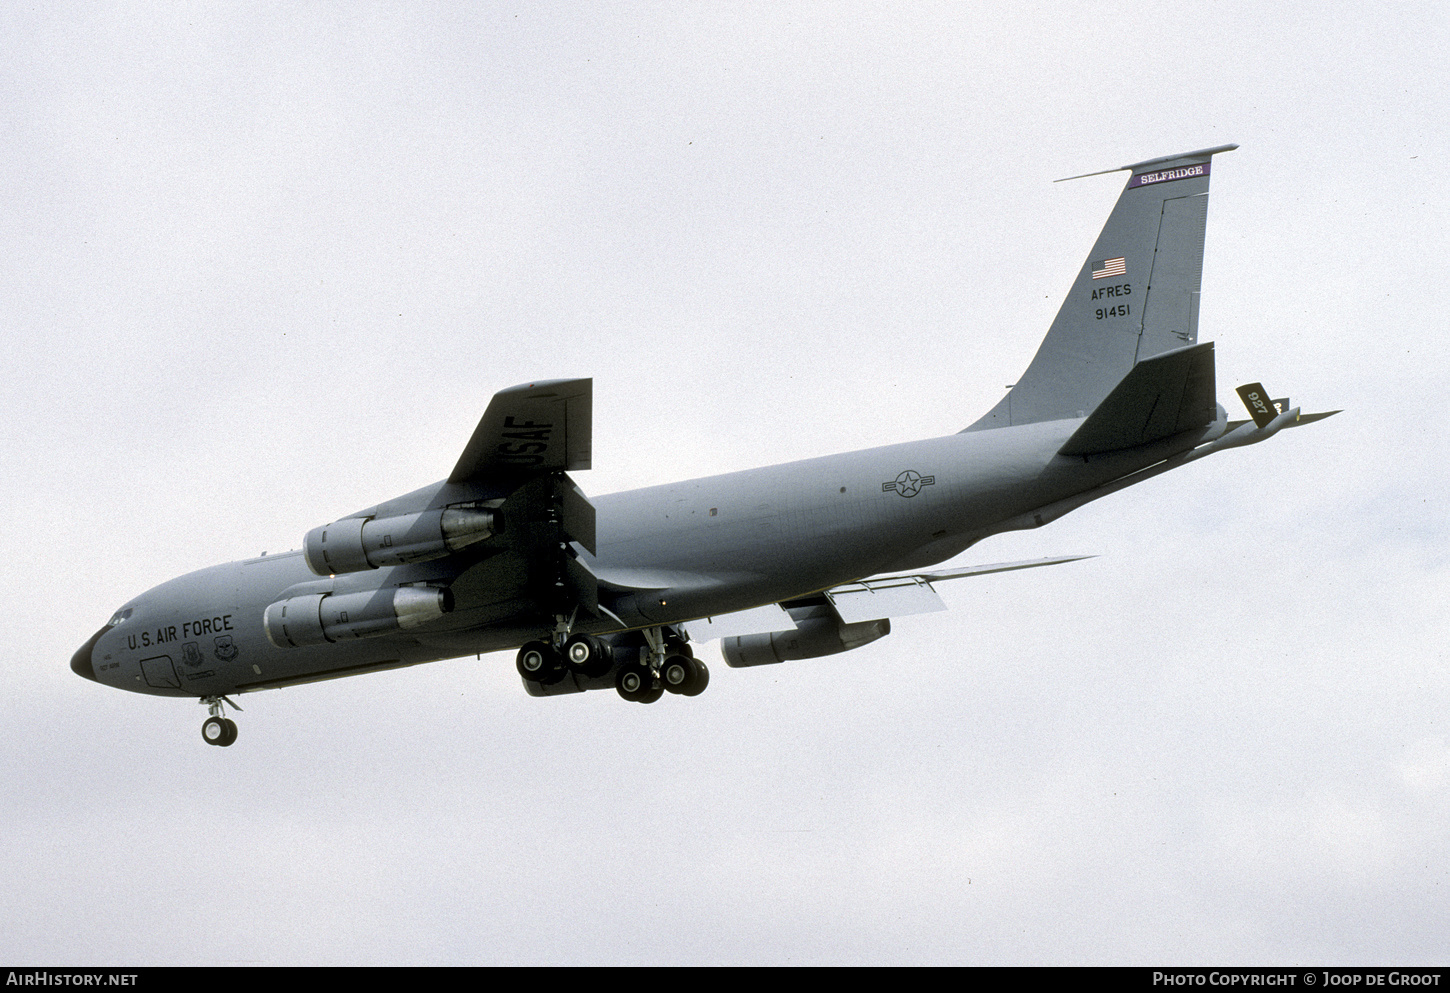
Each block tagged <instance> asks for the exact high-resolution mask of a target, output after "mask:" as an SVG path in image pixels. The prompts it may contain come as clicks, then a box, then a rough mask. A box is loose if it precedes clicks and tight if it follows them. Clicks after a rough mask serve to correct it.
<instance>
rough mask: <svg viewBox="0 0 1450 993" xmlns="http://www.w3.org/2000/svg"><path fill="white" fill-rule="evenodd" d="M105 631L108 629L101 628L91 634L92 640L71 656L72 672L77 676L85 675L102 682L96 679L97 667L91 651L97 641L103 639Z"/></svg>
mask: <svg viewBox="0 0 1450 993" xmlns="http://www.w3.org/2000/svg"><path fill="white" fill-rule="evenodd" d="M105 633H106V629H105V628H101V629H100V630H99V631H97V632H96V633H95V634H93V635H91V637H90V640H89V641H87V642H86V643H85V644H84V645H82V646H81V647H80V650H79V651H78V652H76V653H75V654H74V655H72V656H71V657H70V669H71V672H73V673H75V674H76V675H77V676H85V677H86V678H87V679H91V680H95V681H96V682H100V680H97V679H96V667H95V666H94V665H93V664H92V663H91V651H92V649H94V648H95V647H96V642H98V641H100V640H101V635H103V634H105Z"/></svg>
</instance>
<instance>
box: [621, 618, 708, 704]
mask: <svg viewBox="0 0 1450 993" xmlns="http://www.w3.org/2000/svg"><path fill="white" fill-rule="evenodd" d="M641 633H642V634H643V635H644V640H645V647H644V648H642V649H641V650H640V652H639V659H638V661H635V662H631V663H629V664H627V665H622V666H620V667H619V671H618V672H617V673H616V674H615V676H614V688H615V689H616V690H617V691H619V695H620V696H622V697H623V698H624V699H626V700H629V701H632V702H634V703H654V702H655V701H656V700H658V699H659V698H660V697H661V696H663V695H664V694H665V692H666V691H668V692H670V693H677V694H679V695H680V696H699V695H700V694H701V693H703V692H704V691H705V687H706V686H709V685H710V670H709V669H708V668H707V667H706V666H705V663H703V662H701V661H700V660H699V659H697V658H695V653H694V652H693V651H691V650H690V646H689V645H688V644H686V643H685V642H684V641H683V640H682V639H680V638H679V637H677V636H676V635H674V634H666V633H664V632H663V631H662V630H661V629H660V628H645V629H644V631H642V632H641Z"/></svg>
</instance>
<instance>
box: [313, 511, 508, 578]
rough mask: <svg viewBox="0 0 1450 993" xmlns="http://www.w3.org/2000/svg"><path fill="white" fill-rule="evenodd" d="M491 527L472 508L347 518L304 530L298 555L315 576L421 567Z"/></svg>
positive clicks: (487, 514)
mask: <svg viewBox="0 0 1450 993" xmlns="http://www.w3.org/2000/svg"><path fill="white" fill-rule="evenodd" d="M496 524H497V521H496V519H495V517H494V513H493V511H491V510H474V509H446V510H426V511H424V512H423V513H421V514H403V515H401V516H399V517H383V518H377V519H367V518H362V517H348V518H344V519H343V520H340V521H333V522H332V523H331V524H324V525H323V526H322V527H320V528H313V529H312V530H311V531H308V532H307V537H306V538H305V539H304V540H303V542H302V556H303V558H305V559H306V560H307V568H309V569H311V570H312V571H313V572H315V573H316V574H317V575H319V576H335V575H339V574H341V573H345V572H362V571H363V570H364V569H377V568H379V567H381V566H385V565H406V564H407V563H409V562H427V561H428V560H429V559H441V558H443V556H445V555H449V554H451V553H453V552H456V551H457V550H458V549H460V548H464V547H466V546H468V545H471V544H473V543H474V542H476V541H483V540H484V539H485V538H488V537H490V536H491V535H492V534H493V533H494V531H495V530H497V527H496Z"/></svg>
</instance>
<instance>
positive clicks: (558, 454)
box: [71, 145, 1337, 745]
mask: <svg viewBox="0 0 1450 993" xmlns="http://www.w3.org/2000/svg"><path fill="white" fill-rule="evenodd" d="M1236 147H1237V146H1236V145H1223V146H1219V147H1217V148H1206V149H1202V150H1199V151H1196V152H1188V153H1185V154H1181V155H1170V156H1164V157H1162V158H1156V159H1150V160H1148V161H1145V162H1138V163H1135V164H1133V165H1130V166H1123V167H1122V171H1127V172H1128V173H1129V174H1130V176H1129V179H1128V182H1127V185H1126V186H1125V187H1124V189H1123V191H1122V193H1121V195H1120V196H1119V198H1118V201H1117V204H1116V206H1115V207H1114V208H1113V212H1112V214H1111V215H1110V216H1109V218H1108V220H1107V224H1106V225H1105V226H1104V228H1103V230H1102V233H1101V234H1100V235H1099V237H1098V239H1097V242H1096V244H1095V245H1094V246H1093V249H1092V251H1091V253H1090V254H1089V255H1088V258H1087V260H1086V261H1085V262H1084V263H1083V266H1082V269H1081V270H1080V271H1079V272H1078V275H1077V278H1076V280H1075V281H1074V282H1073V284H1072V288H1071V289H1070V290H1069V291H1068V294H1067V299H1066V300H1065V301H1064V303H1063V305H1062V308H1061V310H1060V311H1059V312H1058V315H1057V318H1056V320H1054V321H1053V323H1052V326H1051V328H1050V329H1049V330H1048V333H1047V337H1046V338H1045V339H1044V340H1043V342H1042V344H1041V346H1040V348H1039V349H1038V351H1037V354H1036V356H1035V357H1034V358H1033V360H1032V362H1031V364H1030V365H1029V366H1028V368H1027V371H1026V372H1025V373H1024V374H1023V375H1022V377H1021V379H1020V380H1019V381H1018V382H1017V383H1016V384H1015V385H1014V386H1012V387H1011V389H1010V390H1009V392H1008V393H1007V394H1006V395H1005V396H1003V397H1002V398H1001V400H1000V401H999V402H998V403H997V404H996V405H995V406H994V407H992V409H991V410H989V411H988V412H987V413H986V414H985V415H984V416H983V417H981V418H980V419H979V420H977V421H976V422H975V423H973V424H972V425H970V426H969V427H967V428H965V429H964V430H962V431H959V432H958V433H956V434H949V435H947V436H946V437H942V438H934V439H931V440H927V441H914V442H908V443H905V444H898V445H890V446H887V447H885V448H873V449H869V450H866V451H858V452H851V453H848V454H844V455H832V456H828V457H825V458H816V459H809V460H806V461H803V462H794V463H791V464H788V465H779V466H773V467H769V468H764V469H755V470H751V471H746V472H735V473H730V474H728V475H723V476H713V477H710V478H706V479H694V480H690V481H688V482H683V483H676V484H673V485H668V486H653V487H649V488H647V489H641V490H633V491H630V492H626V493H615V494H612V495H609V496H600V497H595V498H593V499H591V498H589V497H587V496H585V495H584V493H583V491H581V490H580V488H579V487H578V485H576V483H575V482H574V480H573V479H572V478H571V477H570V475H569V473H572V472H577V471H580V470H584V469H588V468H589V467H590V444H591V433H592V391H593V383H592V380H589V379H571V380H555V381H550V382H538V383H529V384H527V385H523V386H516V387H513V388H512V389H507V390H504V391H503V392H501V393H498V394H497V395H495V396H494V398H493V400H492V402H491V403H490V404H489V405H488V408H487V410H486V411H485V413H484V415H483V419H482V420H481V421H480V422H479V425H478V427H477V429H476V430H475V431H474V433H473V436H472V438H471V439H470V441H469V442H468V445H467V447H466V448H464V450H463V454H462V455H461V457H460V458H459V459H458V464H457V465H455V466H454V467H453V471H452V472H451V473H450V474H449V476H448V478H447V479H445V480H443V481H442V482H438V483H434V484H433V485H431V486H425V487H423V488H422V489H418V490H414V491H413V492H411V493H407V494H404V495H403V496H400V497H395V498H394V499H391V500H387V501H385V502H383V503H380V504H378V505H377V506H374V507H368V508H366V509H364V510H359V511H358V512H357V513H355V514H350V515H349V516H347V517H344V518H342V519H341V520H337V521H333V522H332V523H330V524H324V525H322V526H321V527H316V528H313V529H312V530H311V531H309V532H307V534H306V537H305V539H304V541H303V546H302V548H301V550H299V551H293V552H288V553H286V554H280V555H263V556H259V557H257V558H253V559H247V560H245V561H241V562H233V563H230V564H227V565H219V566H215V567H213V568H210V569H203V570H201V571H199V572H194V573H191V574H189V575H186V576H182V577H180V578H178V579H174V580H172V581H170V582H167V583H163V584H162V585H160V586H158V587H156V588H155V589H152V590H150V591H148V592H146V593H143V594H142V595H141V596H139V597H136V598H135V599H133V600H131V601H130V602H128V603H127V604H125V605H124V606H122V607H121V609H120V610H118V611H116V613H115V615H114V616H112V617H111V619H110V620H109V621H108V622H107V624H106V625H105V626H104V627H102V628H101V629H100V630H99V631H97V632H96V633H95V634H94V635H92V636H91V638H90V639H89V640H88V641H86V643H85V644H84V645H83V646H81V648H80V650H79V651H77V652H76V653H75V656H74V658H73V659H72V660H71V668H72V669H73V670H75V672H76V673H78V674H79V675H81V676H84V677H86V678H87V679H92V680H95V681H96V682H99V683H104V684H106V685H108V686H114V687H117V688H120V689H127V690H132V691H135V692H138V693H150V694H156V695H160V696H179V697H197V698H199V699H200V701H201V702H202V703H203V704H205V705H206V706H207V707H208V711H209V714H210V716H209V717H208V718H207V719H206V721H205V723H204V724H203V726H202V737H203V739H204V740H205V741H207V742H208V743H209V744H212V745H230V744H232V743H233V742H234V741H235V740H236V737H237V727H236V723H235V722H234V721H232V720H231V719H230V718H228V717H226V716H225V712H226V707H227V706H230V707H232V708H233V709H235V710H240V709H241V708H239V707H237V705H236V703H235V702H234V701H232V699H231V695H233V694H240V693H246V692H250V691H252V690H260V689H268V688H276V687H283V686H290V685H294V684H298V683H306V682H311V681H315V680H323V679H333V678H337V677H341V676H351V675H357V674H360V673H365V672H376V671H379V670H383V669H393V668H398V667H401V666H410V665H417V664H419V663H422V662H432V661H436V660H439V659H445V658H454V657H458V656H462V655H472V654H482V653H484V652H495V651H501V650H505V649H514V648H516V649H517V650H518V653H517V668H518V672H519V675H520V676H521V677H522V679H523V684H524V687H525V689H526V690H527V691H528V692H529V693H530V694H531V695H534V696H549V695H554V694H561V693H575V692H580V691H584V690H591V689H607V688H612V689H615V690H616V691H617V692H618V693H619V695H620V696H621V697H623V698H624V699H626V700H631V701H636V702H640V703H651V702H654V701H655V700H657V699H659V698H660V696H661V695H662V694H663V693H664V692H666V691H668V692H671V693H675V694H678V695H682V696H693V695H695V694H698V693H700V692H701V691H702V690H704V689H705V687H706V685H707V684H708V682H709V669H708V668H707V666H706V664H705V663H704V662H703V661H701V660H700V659H698V658H696V657H695V656H694V651H693V649H692V647H691V644H692V642H693V643H699V642H702V641H708V640H711V639H714V638H720V639H721V653H722V655H723V656H724V658H725V662H726V663H727V664H728V665H730V666H732V667H747V666H756V665H763V664H772V663H778V662H784V661H788V660H792V659H807V658H816V657H820V656H826V655H831V654H834V653H837V652H844V651H850V650H851V649H853V648H857V647H859V646H861V645H865V644H867V643H869V642H872V641H875V640H876V639H878V638H881V637H883V636H884V635H886V634H887V633H889V632H890V630H891V622H890V618H891V617H893V616H900V615H903V614H913V613H921V612H925V611H931V610H942V609H945V606H944V604H943V603H942V601H941V598H940V597H939V596H938V595H937V593H936V591H935V589H934V584H936V583H939V582H942V581H944V580H948V579H955V578H960V577H965V576H975V575H984V574H989V573H993V572H1000V571H1005V570H1010V569H1023V568H1032V567H1036V566H1043V565H1052V564H1056V563H1061V562H1068V561H1072V560H1073V557H1062V558H1051V559H1039V560H1035V561H1027V562H1009V563H1004V564H998V565H984V566H975V567H967V568H960V569H948V570H939V571H922V570H926V569H927V567H929V566H931V565H934V564H937V563H940V562H943V561H945V560H947V559H949V558H952V557H953V556H956V555H958V554H959V553H961V552H962V551H964V550H965V549H967V548H969V547H971V546H972V545H974V544H976V543H977V542H979V541H981V540H982V539H983V538H986V537H988V536H990V535H994V534H1000V533H1002V532H1005V531H1013V530H1019V529H1025V528H1036V527H1041V526H1042V525H1044V524H1047V523H1048V522H1050V521H1053V520H1055V519H1057V518H1059V517H1061V516H1062V515H1063V514H1066V513H1068V512H1069V511H1072V510H1076V509H1077V508H1078V507H1081V506H1083V505H1084V504H1086V503H1088V502H1090V501H1092V500H1096V499H1098V498H1099V497H1103V496H1106V495H1108V494H1109V493H1114V492H1116V491H1118V490H1120V489H1123V488H1124V487H1126V486H1131V485H1133V484H1134V483H1139V482H1142V481H1143V480H1145V479H1150V478H1152V477H1153V476H1156V475H1158V474H1159V473H1162V472H1167V471H1168V470H1170V469H1176V468H1178V467H1179V466H1182V465H1186V464H1187V463H1189V462H1193V461H1195V460H1197V459H1200V458H1203V457H1204V456H1206V455H1210V454H1213V453H1214V452H1219V451H1222V450H1224V449H1227V448H1233V447H1236V446H1240V445H1251V444H1255V443H1257V442H1260V441H1263V440H1265V439H1267V438H1270V437H1272V436H1273V435H1275V434H1276V433H1278V432H1279V431H1280V430H1281V429H1283V428H1286V427H1297V426H1300V425H1303V424H1307V423H1309V422H1311V421H1315V420H1318V419H1320V418H1323V417H1327V416H1329V415H1330V414H1332V413H1337V411H1329V412H1327V413H1321V414H1301V413H1300V411H1299V409H1298V408H1291V407H1290V405H1289V402H1288V401H1287V400H1282V399H1279V400H1276V399H1271V398H1270V397H1269V396H1268V394H1266V393H1265V391H1264V390H1263V388H1262V387H1261V386H1259V385H1258V384H1250V385H1249V386H1245V387H1241V388H1240V389H1239V394H1240V397H1241V398H1242V399H1243V401H1244V403H1245V404H1246V405H1247V407H1248V410H1249V413H1250V415H1251V416H1250V418H1249V419H1248V420H1243V421H1231V420H1229V419H1228V415H1227V413H1226V411H1225V410H1224V408H1223V407H1222V406H1220V405H1219V404H1218V402H1217V400H1216V389H1215V378H1214V353H1213V343H1212V342H1204V343H1199V341H1198V310H1199V307H1198V303H1199V287H1200V282H1201V274H1202V266H1203V245H1204V230H1205V220H1206V216H1207V205H1208V185H1209V172H1210V167H1211V165H1212V161H1213V156H1214V155H1216V154H1218V153H1221V152H1227V151H1230V150H1232V149H1234V148H1236ZM1108 171H1109V172H1115V171H1119V170H1108ZM1079 557H1080V556H1079Z"/></svg>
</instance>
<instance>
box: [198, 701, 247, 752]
mask: <svg viewBox="0 0 1450 993" xmlns="http://www.w3.org/2000/svg"><path fill="white" fill-rule="evenodd" d="M200 702H201V703H204V704H206V705H207V710H208V711H209V712H210V713H211V716H210V717H208V718H207V719H206V720H205V721H204V722H203V723H202V725H201V740H202V741H205V742H206V743H207V744H208V745H220V746H221V747H223V748H225V747H226V746H227V745H230V744H231V743H232V742H234V741H236V740H237V722H236V721H234V720H232V719H231V718H229V717H225V716H223V715H224V713H225V711H226V706H230V707H231V708H232V709H233V710H236V711H241V709H242V708H241V707H238V706H237V705H236V704H235V703H233V702H232V701H231V700H228V699H227V698H226V697H224V696H204V697H202V698H201V701H200ZM224 705H225V706H224Z"/></svg>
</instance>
